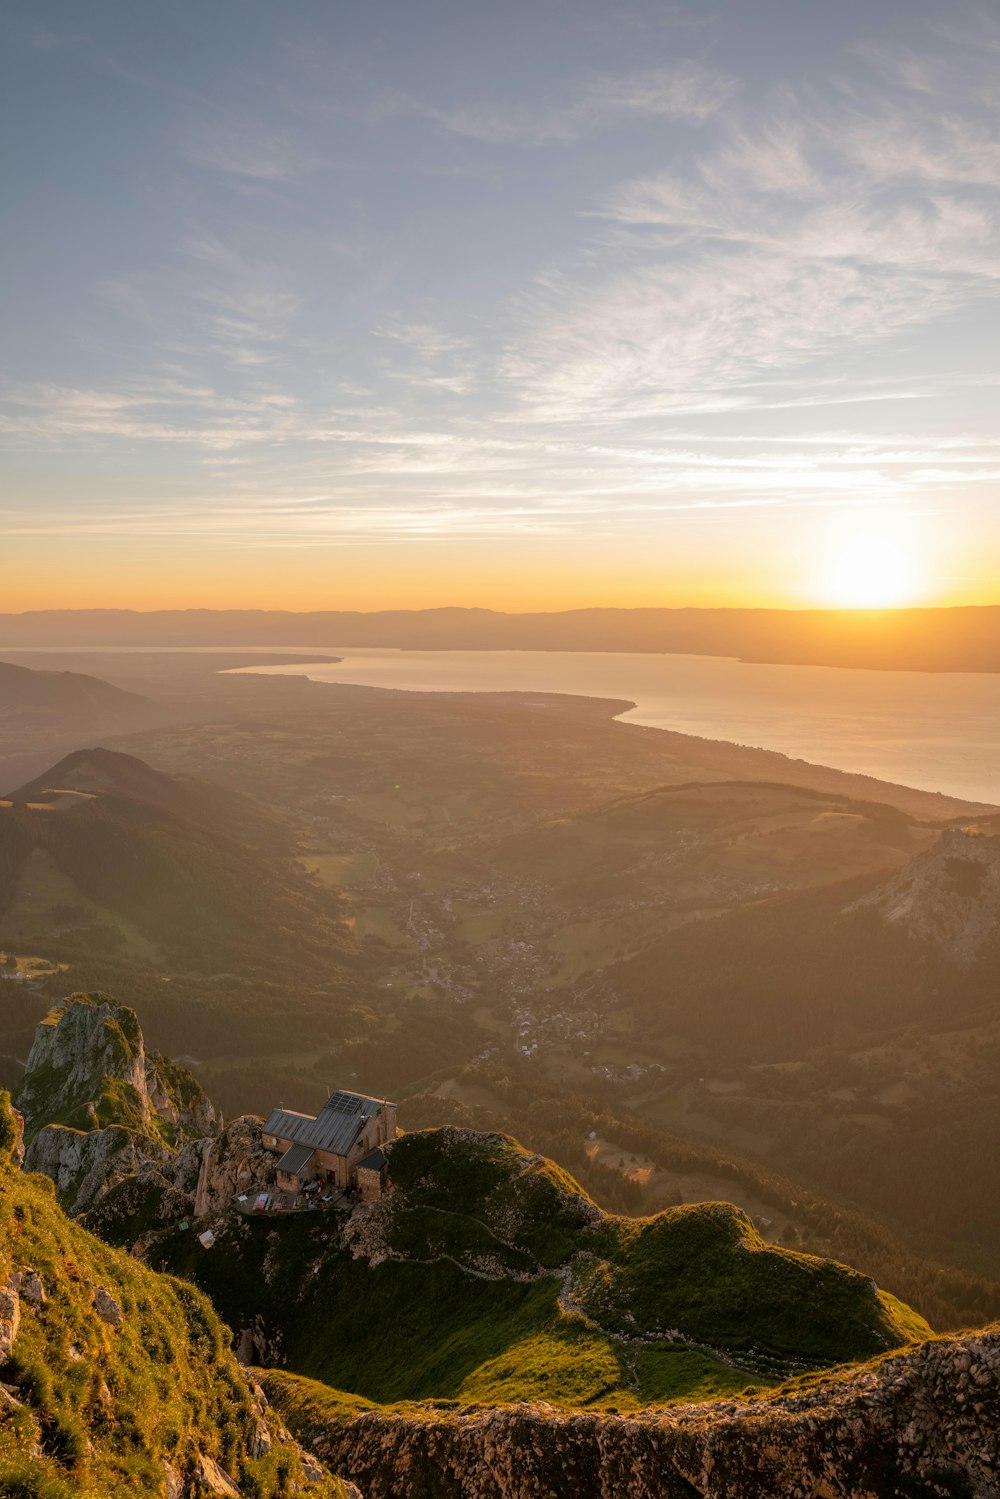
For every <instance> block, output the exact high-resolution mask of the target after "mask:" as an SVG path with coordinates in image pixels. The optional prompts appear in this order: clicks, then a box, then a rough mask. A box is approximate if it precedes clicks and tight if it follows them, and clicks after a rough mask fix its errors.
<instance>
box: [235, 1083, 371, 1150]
mask: <svg viewBox="0 0 1000 1499" xmlns="http://www.w3.org/2000/svg"><path fill="white" fill-rule="evenodd" d="M384 1101H385V1100H384V1099H381V1098H367V1097H365V1095H364V1094H363V1093H345V1092H343V1091H338V1092H336V1093H331V1094H330V1097H329V1098H328V1099H327V1101H326V1103H325V1104H324V1105H323V1107H322V1108H321V1109H320V1111H319V1113H318V1114H317V1115H316V1117H315V1119H314V1118H313V1117H312V1115H311V1114H296V1113H293V1112H292V1110H291V1109H272V1110H271V1112H270V1114H269V1115H268V1116H267V1120H266V1121H265V1124H264V1133H265V1135H275V1136H276V1137H277V1138H278V1139H279V1140H291V1141H293V1142H294V1143H295V1144H296V1145H308V1146H310V1147H311V1149H313V1150H327V1151H329V1152H330V1154H331V1155H344V1156H346V1155H349V1154H350V1152H351V1150H352V1149H353V1148H354V1146H355V1145H356V1143H357V1140H358V1136H359V1135H360V1134H361V1131H362V1130H363V1129H364V1127H365V1125H366V1124H367V1122H368V1120H369V1119H371V1118H372V1117H373V1115H375V1114H377V1113H379V1111H380V1110H381V1108H382V1105H383V1103H384Z"/></svg>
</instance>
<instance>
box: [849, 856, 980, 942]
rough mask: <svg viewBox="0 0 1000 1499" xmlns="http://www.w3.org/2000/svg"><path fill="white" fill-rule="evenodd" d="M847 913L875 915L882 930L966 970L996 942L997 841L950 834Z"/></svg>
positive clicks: (906, 865)
mask: <svg viewBox="0 0 1000 1499" xmlns="http://www.w3.org/2000/svg"><path fill="white" fill-rule="evenodd" d="M850 909H852V910H872V911H875V912H876V913H877V914H878V915H879V916H880V917H881V919H882V920H883V921H884V922H885V923H886V924H887V925H889V926H894V927H899V928H901V929H902V930H903V931H905V932H906V934H907V935H908V936H909V937H911V938H913V939H914V940H915V941H917V942H923V943H927V944H929V945H930V946H931V947H932V948H934V949H935V950H936V951H937V952H938V953H939V954H940V955H941V956H942V957H944V958H946V959H948V960H949V961H950V962H953V963H957V964H959V965H960V966H961V967H964V968H968V967H970V966H971V965H972V964H973V963H975V962H977V961H978V960H979V959H980V958H982V957H983V956H985V954H986V951H987V950H988V948H989V947H990V945H991V944H994V943H995V941H996V934H997V929H998V923H1000V838H995V837H990V836H988V835H985V834H982V833H974V832H966V831H964V830H962V829H959V828H954V829H950V830H949V831H947V832H945V833H942V835H941V837H940V838H939V839H938V841H937V842H936V843H935V844H933V846H932V847H931V848H929V849H926V850H925V851H924V852H923V853H921V854H918V855H917V856H916V858H914V859H911V860H910V861H909V863H907V864H904V866H903V868H902V869H901V870H900V871H899V873H898V874H896V875H894V876H893V878H892V879H890V880H888V881H886V883H885V884H884V885H880V886H879V887H878V889H877V890H874V891H872V893H871V894H870V895H866V896H865V897H864V898H863V899H862V900H860V901H858V902H856V903H855V905H854V906H852V907H851V908H850Z"/></svg>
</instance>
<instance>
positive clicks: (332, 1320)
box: [160, 1129, 929, 1409]
mask: <svg viewBox="0 0 1000 1499" xmlns="http://www.w3.org/2000/svg"><path fill="white" fill-rule="evenodd" d="M391 1175H392V1181H393V1184H394V1189H395V1190H394V1191H393V1192H392V1193H390V1194H389V1195H388V1196H387V1197H386V1198H384V1199H383V1201H382V1203H381V1204H379V1205H378V1207H376V1208H375V1209H373V1210H372V1211H371V1212H369V1213H368V1214H366V1215H364V1216H363V1217H362V1219H361V1220H359V1222H358V1223H357V1224H355V1225H352V1232H353V1233H356V1234H357V1236H358V1237H357V1239H356V1240H355V1242H354V1244H353V1246H348V1245H347V1244H346V1243H344V1242H343V1241H342V1236H341V1234H340V1233H339V1231H338V1221H337V1220H336V1219H335V1218H332V1217H327V1216H325V1215H324V1216H322V1217H321V1216H318V1215H317V1216H316V1217H307V1218H305V1219H297V1220H295V1219H292V1220H284V1221H276V1222H272V1223H270V1224H268V1223H263V1222H259V1221H247V1220H245V1219H235V1218H234V1219H232V1220H230V1221H229V1223H228V1224H227V1227H226V1229H225V1232H224V1234H223V1236H222V1237H221V1238H220V1240H219V1242H218V1243H217V1244H216V1246H215V1248H214V1249H213V1250H212V1252H211V1253H210V1254H205V1253H203V1252H202V1251H201V1250H200V1249H199V1247H198V1245H197V1242H196V1241H195V1240H194V1239H193V1237H192V1235H190V1234H183V1233H179V1232H178V1233H176V1234H174V1236H173V1237H172V1238H170V1239H168V1240H167V1241H166V1242H165V1243H164V1244H163V1245H162V1247H161V1251H160V1252H161V1254H162V1255H163V1257H164V1263H166V1264H167V1265H169V1266H171V1267H173V1268H176V1269H179V1270H181V1271H182V1272H183V1273H185V1274H189V1275H191V1276H192V1278H195V1279H196V1280H197V1281H198V1283H199V1284H200V1285H201V1286H202V1287H203V1288H204V1289H206V1290H208V1291H209V1293H210V1295H211V1296H212V1298H213V1300H214V1301H215V1303H216V1305H217V1306H218V1307H219V1309H220V1311H221V1312H222V1313H223V1315H225V1316H226V1317H227V1318H229V1320H231V1321H234V1322H239V1321H240V1320H242V1321H243V1322H244V1323H246V1322H249V1321H250V1320H252V1319H253V1317H254V1316H255V1315H258V1314H259V1315H260V1316H261V1317H262V1319H263V1322H264V1324H265V1326H266V1327H268V1328H271V1329H275V1330H277V1329H281V1340H280V1356H281V1360H282V1361H283V1362H284V1363H285V1364H286V1365H287V1367H288V1368H289V1369H292V1370H294V1371H296V1373H298V1374H302V1375H306V1376H309V1377H311V1378H313V1379H318V1380H322V1381H324V1382H325V1383H326V1384H328V1385H331V1386H334V1387H336V1388H338V1389H340V1390H349V1391H352V1392H354V1393H355V1394H356V1395H358V1396H359V1397H361V1399H362V1401H364V1400H369V1401H379V1402H396V1401H407V1400H409V1401H413V1400H428V1399H432V1400H452V1401H456V1402H458V1403H460V1404H463V1405H466V1404H492V1403H498V1402H499V1403H502V1402H510V1401H516V1400H521V1399H526V1398H531V1399H546V1400H549V1401H551V1402H552V1403H553V1404H558V1405H562V1406H564V1407H569V1408H572V1407H581V1406H590V1407H595V1408H607V1407H611V1408H619V1409H625V1408H638V1407H641V1406H643V1405H649V1404H657V1403H665V1402H668V1401H670V1400H676V1399H691V1398H709V1397H711V1396H713V1395H719V1394H724V1393H729V1392H732V1391H736V1390H742V1389H746V1388H747V1387H749V1386H752V1385H756V1386H759V1385H760V1384H762V1383H763V1384H765V1385H766V1384H769V1383H770V1382H772V1379H773V1377H775V1375H776V1374H778V1373H780V1372H782V1371H783V1370H784V1369H787V1368H788V1367H790V1366H796V1367H805V1366H809V1367H818V1366H821V1365H829V1364H833V1363H837V1362H839V1361H841V1360H844V1359H851V1358H861V1357H866V1356H869V1355H871V1354H873V1353H875V1352H878V1351H881V1350H883V1349H885V1348H888V1347H892V1346H898V1345H899V1344H901V1343H903V1342H905V1341H907V1340H908V1339H910V1338H914V1337H922V1336H926V1335H927V1334H928V1332H929V1329H928V1327H927V1324H926V1323H925V1322H923V1320H922V1319H921V1318H919V1317H917V1316H916V1315H915V1314H914V1313H912V1312H910V1311H909V1309H908V1308H905V1307H902V1306H901V1305H900V1303H898V1302H896V1301H895V1300H894V1299H893V1298H891V1297H887V1296H885V1295H884V1294H883V1293H880V1292H877V1291H876V1289H875V1288H874V1286H873V1285H872V1283H871V1282H870V1281H868V1280H867V1279H866V1278H865V1277H863V1276H860V1275H858V1274H856V1273H855V1272H853V1271H849V1270H846V1269H845V1268H844V1267H843V1266H839V1265H835V1264H833V1263H832V1262H829V1261H820V1260H814V1259H811V1258H809V1257H808V1256H804V1255H797V1254H793V1253H791V1252H789V1251H786V1250H780V1249H773V1248H769V1247H765V1246H764V1245H763V1244H762V1243H761V1241H760V1240H759V1239H758V1238H757V1236H756V1234H755V1232H754V1230H753V1228H752V1226H751V1225H750V1223H749V1221H748V1220H747V1219H746V1218H745V1217H744V1216H743V1215H742V1214H740V1213H738V1212H737V1211H736V1210H735V1209H732V1208H729V1207H724V1206H722V1205H711V1206H710V1207H708V1208H688V1209H677V1210H673V1211H670V1212H667V1213H663V1214H660V1215H658V1216H657V1217H655V1218H652V1219H645V1220H639V1221H638V1222H633V1221H631V1220H628V1219H621V1218H616V1217H610V1216H608V1215H605V1214H602V1213H601V1212H600V1211H599V1210H598V1209H596V1208H595V1207H594V1205H593V1204H592V1203H591V1202H590V1201H589V1199H587V1198H586V1197H585V1196H584V1195H583V1194H582V1193H581V1192H580V1191H579V1188H577V1187H576V1184H575V1183H574V1182H573V1180H572V1178H570V1177H568V1176H567V1175H566V1174H565V1173H564V1172H562V1171H561V1170H560V1169H559V1168H558V1167H555V1166H553V1165H552V1163H551V1162H548V1161H545V1160H544V1159H543V1158H541V1157H537V1156H530V1155H529V1154H528V1153H527V1152H526V1151H524V1150H522V1149H521V1147H520V1146H518V1145H517V1143H516V1142H515V1141H512V1140H508V1139H505V1138H504V1137H502V1136H498V1135H476V1134H473V1133H472V1132H468V1131H457V1130H450V1129H443V1130H436V1131H423V1132H420V1133H417V1134H413V1135H407V1136H404V1137H403V1138H402V1139H400V1140H399V1141H397V1142H396V1144H395V1145H394V1147H393V1149H392V1160H391ZM352 1247H353V1248H354V1249H361V1250H362V1251H363V1252H361V1253H359V1254H358V1255H357V1257H355V1255H354V1254H353V1253H352ZM574 1256H576V1258H575V1259H574V1258H573V1257H574ZM571 1259H572V1260H573V1269H572V1271H571V1270H570V1261H571ZM567 1287H568V1288H569V1289H568V1290H567ZM320 1305H321V1306H322V1317H317V1314H316V1313H317V1307H318V1306H320ZM671 1330H677V1331H679V1333H680V1334H682V1335H683V1338H685V1339H689V1340H690V1343H687V1342H684V1341H681V1340H677V1339H674V1340H668V1339H667V1338H665V1337H664V1336H663V1335H664V1334H666V1333H668V1332H670V1331H671ZM713 1350H714V1351H713ZM732 1355H738V1356H739V1359H740V1362H741V1363H743V1364H744V1365H746V1364H747V1363H749V1364H750V1365H751V1368H750V1369H749V1370H748V1368H747V1367H743V1368H737V1367H734V1364H733V1362H730V1359H731V1356H732ZM753 1370H756V1371H757V1372H753Z"/></svg>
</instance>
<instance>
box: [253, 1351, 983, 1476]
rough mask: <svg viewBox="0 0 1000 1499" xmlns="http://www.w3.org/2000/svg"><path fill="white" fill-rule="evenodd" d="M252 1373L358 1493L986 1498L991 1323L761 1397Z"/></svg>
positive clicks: (301, 1433)
mask: <svg viewBox="0 0 1000 1499" xmlns="http://www.w3.org/2000/svg"><path fill="white" fill-rule="evenodd" d="M265 1384H266V1386H267V1388H268V1389H269V1391H270V1393H271V1394H272V1396H273V1398H274V1399H275V1400H276V1402H278V1404H279V1405H280V1406H281V1407H283V1408H284V1410H285V1411H286V1414H287V1416H288V1419H289V1420H290V1421H291V1424H292V1426H293V1429H295V1430H296V1433H297V1435H298V1436H299V1438H300V1440H303V1441H306V1442H308V1443H310V1444H311V1445H312V1446H313V1450H315V1451H317V1452H318V1453H319V1455H320V1456H321V1457H322V1458H324V1460H326V1461H328V1462H331V1463H332V1464H333V1465H334V1466H335V1467H337V1468H338V1470H339V1471H341V1472H344V1473H346V1474H348V1475H349V1477H351V1478H352V1479H353V1480H354V1481H355V1482H356V1483H357V1484H358V1485H359V1487H360V1488H361V1489H362V1491H363V1493H364V1494H365V1496H366V1499H426V1496H428V1495H433V1496H434V1499H568V1496H584V1495H586V1496H587V1499H623V1496H626V1495H627V1496H628V1499H698V1496H704V1499H778V1496H787V1499H996V1496H997V1494H998V1493H1000V1478H998V1475H1000V1325H998V1326H995V1327H993V1328H990V1329H987V1330H986V1331H984V1332H981V1333H977V1334H974V1335H961V1336H958V1337H954V1338H943V1339H939V1340H932V1341H929V1342H925V1343H922V1344H919V1345H918V1346H916V1347H912V1348H908V1349H906V1350H904V1351H903V1352H901V1353H898V1354H893V1355H889V1356H887V1357H884V1358H882V1359H880V1360H878V1361H876V1362H874V1363H871V1364H866V1365H863V1366H861V1367H857V1368H848V1369H844V1370H837V1371H834V1372H832V1373H831V1374H829V1375H828V1376H825V1377H821V1378H818V1379H817V1378H813V1379H811V1380H806V1381H800V1382H799V1383H798V1384H797V1385H793V1386H790V1387H786V1388H785V1389H783V1390H780V1391H778V1392H776V1393H774V1394H771V1395H768V1396H763V1397H757V1398H751V1399H746V1398H744V1399H739V1400H723V1401H715V1402H712V1403H710V1404H703V1405H689V1406H675V1407H672V1408H670V1409H668V1410H648V1411H641V1412H638V1413H636V1414H633V1415H627V1416H626V1415H618V1414H613V1413H601V1414H597V1413H586V1412H580V1413H576V1414H571V1413H566V1412H562V1413H560V1412H557V1411H556V1410H554V1409H553V1408H552V1406H549V1405H543V1404H533V1405H519V1406H511V1407H507V1408H506V1409H493V1410H488V1409H486V1410H475V1411H469V1412H465V1413H462V1414H458V1413H454V1414H453V1413H450V1412H448V1411H447V1410H442V1409H441V1408H440V1407H438V1408H435V1407H434V1406H415V1407H412V1408H410V1409H408V1410H400V1409H396V1410H391V1411H385V1410H362V1411H360V1412H358V1411H355V1412H353V1413H350V1412H348V1411H347V1409H346V1407H345V1403H344V1402H343V1400H342V1399H341V1400H340V1401H339V1408H338V1403H337V1400H336V1399H330V1400H329V1401H325V1400H324V1397H323V1395H322V1393H321V1387H319V1386H316V1385H311V1384H309V1383H307V1382H305V1381H296V1380H295V1379H294V1377H292V1376H289V1375H284V1374H271V1375H268V1376H266V1378H265Z"/></svg>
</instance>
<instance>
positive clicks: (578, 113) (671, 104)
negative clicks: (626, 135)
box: [373, 62, 737, 147]
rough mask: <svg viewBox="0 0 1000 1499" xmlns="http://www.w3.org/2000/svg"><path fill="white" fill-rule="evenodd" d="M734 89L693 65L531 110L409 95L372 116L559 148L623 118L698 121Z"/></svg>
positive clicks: (604, 80) (600, 82) (590, 83)
mask: <svg viewBox="0 0 1000 1499" xmlns="http://www.w3.org/2000/svg"><path fill="white" fill-rule="evenodd" d="M736 87H737V85H736V83H735V81H734V80H733V79H732V78H729V77H727V76H725V75H723V74H721V73H714V72H710V71H709V70H707V69H705V68H703V67H701V66H700V64H698V63H694V62H686V63H682V64H680V65H678V66H676V67H670V68H653V69H648V70H645V71H640V72H634V73H629V74H625V75H623V76H601V75H592V76H590V77H588V78H584V79H580V80H578V81H577V82H576V83H575V84H572V85H566V86H564V88H563V90H562V94H563V97H562V98H561V99H560V100H558V101H557V102H555V103H552V104H549V105H545V106H541V107H539V106H538V105H537V104H535V103H524V102H521V101H509V102H506V103H496V104H483V103H480V102H478V101H477V102H476V103H475V104H469V105H451V106H446V105H441V104H437V103H434V102H432V101H430V100H426V99H421V98H419V97H417V96H415V95H412V94H403V93H393V94H383V95H381V96H380V97H379V98H378V99H377V100H376V102H375V104H374V105H373V113H374V114H375V115H376V116H377V117H381V118H391V117H395V116H410V117H414V118H417V119H422V120H427V121H428V122H429V123H431V124H432V125H436V126H437V127H438V128H440V129H441V130H446V131H448V132H450V133H451V134H453V135H460V136H465V137H467V138H468V139H470V140H476V141H482V142H484V143H485V144H489V145H495V146H523V147H541V146H559V145H562V146H565V145H571V144H573V143H574V142H576V141H579V140H582V139H583V138H584V137H585V136H587V135H590V134H592V133H593V132H594V131H596V130H600V129H602V128H605V127H607V126H610V125H615V124H621V123H622V122H624V121H627V120H629V119H638V118H642V117H646V118H659V119H668V120H689V121H695V122H698V121H703V120H707V119H708V118H709V117H710V116H712V115H714V114H715V113H716V112H717V111H718V110H720V109H721V108H722V107H723V106H724V105H725V104H727V103H728V102H729V101H730V99H732V97H733V95H734V94H735V92H736Z"/></svg>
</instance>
